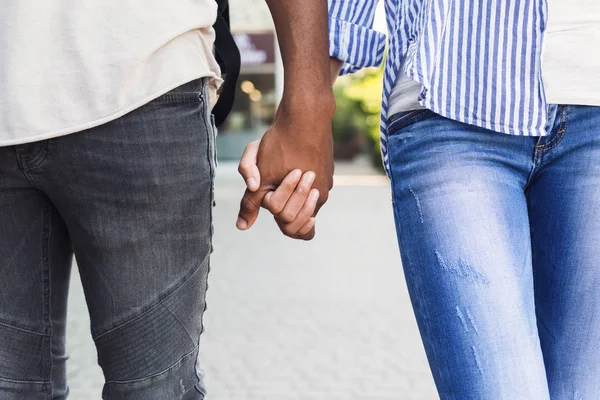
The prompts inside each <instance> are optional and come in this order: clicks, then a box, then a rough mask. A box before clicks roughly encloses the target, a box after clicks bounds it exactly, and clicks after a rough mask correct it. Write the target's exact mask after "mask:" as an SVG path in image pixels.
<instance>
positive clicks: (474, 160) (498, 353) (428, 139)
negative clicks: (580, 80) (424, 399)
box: [389, 106, 600, 400]
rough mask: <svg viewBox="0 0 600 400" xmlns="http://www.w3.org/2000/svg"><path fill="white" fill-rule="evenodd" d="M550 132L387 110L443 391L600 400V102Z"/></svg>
mask: <svg viewBox="0 0 600 400" xmlns="http://www.w3.org/2000/svg"><path fill="white" fill-rule="evenodd" d="M549 116H550V122H549V126H548V128H549V130H550V132H551V134H550V135H549V136H547V137H519V136H509V135H503V134H498V133H494V132H490V131H486V130H485V129H481V128H477V127H474V126H470V125H466V124H463V123H459V122H456V121H452V120H449V119H446V118H443V117H440V116H438V115H436V114H434V113H432V112H430V111H427V110H419V111H413V112H410V113H403V114H399V115H396V116H394V117H392V118H391V121H390V122H391V127H390V132H391V134H390V138H389V152H390V158H391V180H392V189H393V204H394V215H395V220H396V226H397V233H398V240H399V245H400V251H401V255H402V262H403V266H404V272H405V275H406V282H407V285H408V289H409V292H410V296H411V301H412V305H413V308H414V312H415V315H416V318H417V323H418V326H419V330H420V333H421V336H422V339H423V343H424V346H425V351H426V353H427V357H428V360H429V364H430V367H431V370H432V373H433V377H434V380H435V383H436V386H437V389H438V392H439V394H440V397H441V399H442V400H450V399H452V400H469V399H477V400H481V399H490V400H498V399H506V400H521V399H523V400H545V399H552V400H592V399H600V296H599V294H598V293H599V291H600V267H599V265H600V108H597V107H582V106H551V107H550V109H549Z"/></svg>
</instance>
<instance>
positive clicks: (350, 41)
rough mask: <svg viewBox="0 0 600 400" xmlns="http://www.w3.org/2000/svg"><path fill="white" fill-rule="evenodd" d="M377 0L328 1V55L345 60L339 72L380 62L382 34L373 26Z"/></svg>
mask: <svg viewBox="0 0 600 400" xmlns="http://www.w3.org/2000/svg"><path fill="white" fill-rule="evenodd" d="M377 2H378V0H329V54H330V55H331V56H332V57H336V58H338V59H339V60H341V61H344V67H343V69H342V72H341V74H342V75H343V74H346V73H351V72H355V71H357V70H359V69H361V68H365V67H376V66H378V65H380V64H381V62H382V61H383V54H384V52H385V35H384V34H383V33H381V32H377V31H375V30H373V29H372V26H373V20H374V18H375V9H376V7H377Z"/></svg>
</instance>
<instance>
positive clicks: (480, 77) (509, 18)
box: [329, 0, 547, 170]
mask: <svg viewBox="0 0 600 400" xmlns="http://www.w3.org/2000/svg"><path fill="white" fill-rule="evenodd" d="M384 1H385V11H386V14H387V25H388V32H389V36H390V40H389V51H388V58H387V61H386V66H385V76H384V88H383V104H382V110H381V144H382V146H381V147H382V153H383V160H384V165H385V167H386V170H388V168H389V166H388V157H387V151H386V144H387V117H388V115H387V110H388V99H389V95H390V93H391V91H392V88H393V86H394V83H395V81H396V78H397V77H398V75H399V72H400V65H401V64H402V62H403V61H404V62H405V72H406V74H407V75H408V76H409V77H411V78H412V79H414V80H416V81H417V82H419V83H420V84H421V85H422V88H423V90H422V92H421V99H420V103H421V104H422V105H423V106H424V107H426V108H428V109H430V110H432V111H434V112H436V113H438V114H440V115H443V116H444V117H447V118H451V119H454V120H457V121H461V122H465V123H468V124H472V125H476V126H480V127H483V128H486V129H490V130H494V131H498V132H502V133H507V134H513V135H528V136H544V135H546V130H545V125H546V119H547V107H546V97H545V94H544V88H543V85H542V76H541V46H542V34H543V32H544V28H545V24H546V14H547V5H546V1H545V0H520V1H506V0H505V1H502V0H384ZM377 2H378V0H329V48H330V54H331V56H333V57H337V58H338V59H340V60H342V61H345V65H344V68H343V70H342V73H349V72H354V71H356V70H358V69H360V68H363V67H369V66H377V65H379V64H381V62H382V60H383V55H384V51H385V35H383V34H382V33H380V32H377V31H375V30H373V29H372V24H373V19H374V15H375V8H376V6H377Z"/></svg>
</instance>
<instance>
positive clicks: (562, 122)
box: [535, 107, 569, 151]
mask: <svg viewBox="0 0 600 400" xmlns="http://www.w3.org/2000/svg"><path fill="white" fill-rule="evenodd" d="M568 119H569V117H568V113H567V108H566V107H564V108H563V110H562V112H561V113H560V124H559V127H558V135H557V136H555V137H554V138H552V140H550V141H549V142H548V143H545V144H538V145H536V146H535V147H536V149H539V150H540V151H547V150H550V149H552V148H554V147H555V146H556V145H557V144H558V143H560V141H561V140H562V138H563V136H564V135H565V131H566V129H567V127H566V125H567V122H568Z"/></svg>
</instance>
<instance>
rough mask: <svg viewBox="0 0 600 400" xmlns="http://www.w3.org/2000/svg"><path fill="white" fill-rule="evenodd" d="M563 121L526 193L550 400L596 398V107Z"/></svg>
mask: <svg viewBox="0 0 600 400" xmlns="http://www.w3.org/2000/svg"><path fill="white" fill-rule="evenodd" d="M567 117H568V118H567ZM563 120H564V121H565V122H564V126H563V130H564V135H563V137H562V140H561V141H560V142H556V141H555V143H551V144H550V145H547V144H545V145H543V146H541V147H540V149H539V152H540V153H541V154H540V156H539V157H538V159H539V160H540V165H539V167H538V168H539V169H538V171H537V173H536V175H535V176H534V179H533V181H532V184H531V186H530V187H529V191H528V201H529V214H530V221H531V237H532V246H533V266H534V277H535V289H536V291H535V294H536V308H537V317H538V329H539V334H540V340H541V344H542V350H543V353H544V361H545V364H546V371H547V375H548V383H549V386H550V394H551V398H552V399H553V400H554V399H556V400H584V399H585V400H587V399H600V368H599V367H598V361H599V360H600V298H599V297H598V288H600V270H599V269H598V263H599V262H600V219H599V218H598V217H599V215H600V162H599V160H600V108H598V107H578V106H573V107H572V106H569V107H565V108H563Z"/></svg>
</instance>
